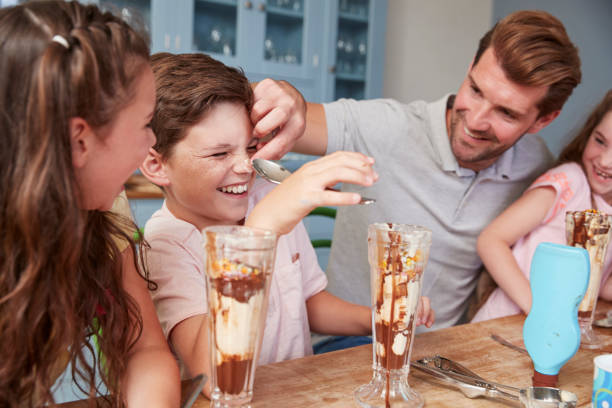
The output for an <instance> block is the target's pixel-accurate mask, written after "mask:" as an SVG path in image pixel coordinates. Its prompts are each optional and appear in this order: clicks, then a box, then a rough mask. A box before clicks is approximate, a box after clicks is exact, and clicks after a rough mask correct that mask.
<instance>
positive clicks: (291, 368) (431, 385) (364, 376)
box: [65, 302, 612, 408]
mask: <svg viewBox="0 0 612 408" xmlns="http://www.w3.org/2000/svg"><path fill="white" fill-rule="evenodd" d="M601 303H604V302H601ZM605 305H606V307H605V308H603V307H599V308H598V309H599V310H600V312H599V313H598V314H604V313H605V311H606V310H608V309H609V308H611V307H612V304H605ZM600 306H601V305H600ZM602 310H603V311H602ZM524 319H525V318H524V316H522V315H515V316H509V317H505V318H501V319H495V320H491V321H486V322H480V323H474V324H466V325H461V326H455V327H450V328H447V329H442V330H437V331H433V332H428V333H422V334H419V335H417V336H416V337H415V344H414V348H413V351H412V359H413V360H415V359H419V358H422V357H425V356H430V355H434V354H440V355H443V356H444V357H447V358H450V359H452V360H454V361H457V362H459V363H461V364H463V365H464V366H466V367H467V368H469V369H471V370H472V371H474V372H476V373H477V374H479V375H480V376H481V377H483V378H485V379H487V380H489V381H493V382H498V383H502V384H507V385H513V386H516V387H527V386H530V385H531V375H532V372H533V365H532V363H531V359H530V358H529V356H527V355H524V354H521V353H519V352H517V351H515V350H512V349H510V348H508V347H505V346H502V345H500V344H498V343H497V342H495V341H493V340H491V339H490V337H489V336H490V334H491V333H496V334H498V335H500V336H502V337H504V338H505V339H507V340H509V341H510V342H512V343H514V344H516V345H519V346H524V344H523V341H522V337H523V336H522V327H523V321H524ZM596 332H597V333H598V334H601V335H605V336H606V337H608V338H609V339H610V343H611V344H612V329H596ZM610 352H612V345H607V346H605V347H604V349H603V350H599V351H589V350H579V351H578V353H576V355H575V356H574V357H573V358H572V359H571V360H570V361H569V362H567V363H566V364H565V365H564V366H563V368H562V369H561V372H560V375H559V387H560V388H562V389H564V390H568V391H572V392H574V393H575V394H576V395H577V396H578V407H590V401H591V390H592V385H593V357H595V356H596V355H598V354H603V353H610ZM371 364H372V347H371V346H370V345H366V346H359V347H354V348H351V349H346V350H341V351H336V352H331V353H326V354H321V355H316V356H310V357H306V358H301V359H296V360H291V361H284V362H281V363H276V364H270V365H265V366H260V367H258V368H257V373H256V377H255V390H254V394H255V396H254V398H253V403H252V406H253V408H257V407H292V408H302V407H323V406H325V407H356V406H357V405H356V404H355V403H354V402H353V391H354V390H355V388H356V387H357V386H359V385H361V384H365V383H367V382H369V380H370V378H371V376H372V369H371ZM409 382H410V385H411V386H412V387H413V388H415V389H416V390H417V391H418V392H419V393H421V395H422V396H423V397H424V398H425V406H426V407H470V408H471V407H508V406H519V404H518V403H516V404H512V403H505V402H498V401H494V400H490V399H485V398H477V399H468V398H466V397H465V396H463V394H461V392H459V391H458V390H456V389H454V388H450V387H446V386H444V385H441V384H439V383H435V382H433V381H432V379H431V377H429V376H427V375H426V374H423V373H419V372H418V371H417V370H412V371H411V372H410V379H409ZM80 406H84V405H82V403H78V402H77V403H71V404H66V405H65V408H68V407H71V408H76V407H80ZM208 406H209V401H208V400H207V399H206V398H204V397H202V396H200V397H198V400H197V401H196V403H195V404H194V405H193V407H194V408H204V407H208Z"/></svg>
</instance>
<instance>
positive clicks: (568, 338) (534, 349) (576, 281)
mask: <svg viewBox="0 0 612 408" xmlns="http://www.w3.org/2000/svg"><path fill="white" fill-rule="evenodd" d="M590 270H591V269H590V263H589V253H588V252H587V251H586V250H585V249H584V248H577V247H571V246H567V245H559V244H553V243H550V242H543V243H541V244H540V245H538V247H537V248H536V250H535V253H534V255H533V258H532V260H531V275H530V284H531V299H532V301H531V310H530V311H529V315H528V316H527V318H526V319H525V324H524V325H523V340H524V341H525V348H526V349H527V352H528V353H529V356H531V360H532V361H533V366H534V375H533V386H534V387H556V385H557V379H558V377H559V370H560V369H561V367H562V366H563V365H564V364H565V363H566V362H567V361H568V360H569V359H570V358H572V356H573V355H574V354H576V352H577V351H578V348H579V347H580V327H579V326H578V305H579V304H580V302H581V301H582V298H583V297H584V293H585V292H586V289H587V285H588V283H589V274H590Z"/></svg>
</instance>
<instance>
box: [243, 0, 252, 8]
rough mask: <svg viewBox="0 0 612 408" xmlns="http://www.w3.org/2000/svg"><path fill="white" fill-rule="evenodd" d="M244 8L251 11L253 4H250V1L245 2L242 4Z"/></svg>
mask: <svg viewBox="0 0 612 408" xmlns="http://www.w3.org/2000/svg"><path fill="white" fill-rule="evenodd" d="M244 8H245V9H251V8H253V2H251V1H249V0H247V1H245V2H244Z"/></svg>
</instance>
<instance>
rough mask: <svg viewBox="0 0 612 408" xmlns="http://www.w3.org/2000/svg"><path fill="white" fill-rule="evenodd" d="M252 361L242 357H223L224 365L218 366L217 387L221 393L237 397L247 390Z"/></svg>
mask: <svg viewBox="0 0 612 408" xmlns="http://www.w3.org/2000/svg"><path fill="white" fill-rule="evenodd" d="M251 364H253V360H252V359H243V358H242V357H241V356H237V355H231V356H223V360H222V363H221V364H219V365H217V386H218V387H219V389H220V390H221V392H224V393H227V394H233V395H237V394H240V393H241V392H242V391H243V390H245V389H246V388H247V387H246V386H247V384H248V381H249V378H248V376H249V372H250V371H251V370H250V369H251Z"/></svg>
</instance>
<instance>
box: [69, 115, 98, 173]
mask: <svg viewBox="0 0 612 408" xmlns="http://www.w3.org/2000/svg"><path fill="white" fill-rule="evenodd" d="M68 126H69V128H70V150H71V154H72V166H74V168H76V169H81V168H83V167H85V165H86V164H87V160H88V159H89V157H90V156H91V155H92V154H94V153H93V151H94V148H95V142H97V139H96V134H95V133H94V131H93V129H92V128H91V127H90V126H89V124H88V123H87V121H86V120H85V119H83V118H78V117H77V118H70V121H69V124H68Z"/></svg>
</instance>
